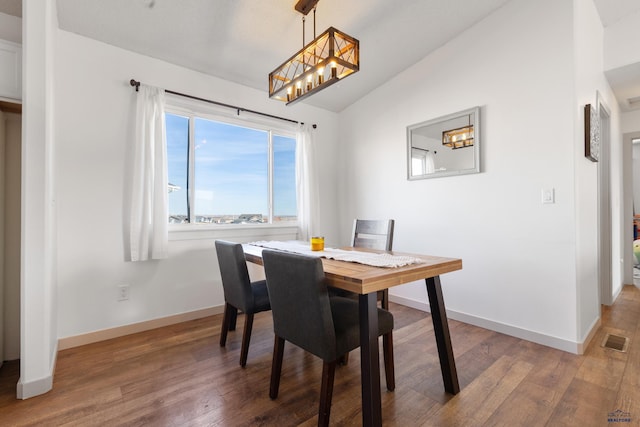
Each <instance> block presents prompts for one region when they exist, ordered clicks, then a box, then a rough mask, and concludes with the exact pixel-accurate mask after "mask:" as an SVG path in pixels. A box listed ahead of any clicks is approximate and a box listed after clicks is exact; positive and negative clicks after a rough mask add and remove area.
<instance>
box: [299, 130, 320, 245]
mask: <svg viewBox="0 0 640 427" xmlns="http://www.w3.org/2000/svg"><path fill="white" fill-rule="evenodd" d="M314 145H315V129H313V126H312V125H308V124H301V125H300V126H299V128H298V132H297V134H296V186H297V202H298V224H299V225H298V239H300V240H309V238H310V237H311V236H313V235H316V234H319V230H318V222H319V218H320V197H319V194H318V179H317V176H316V170H315V165H314V162H315V156H314V154H313V150H314ZM320 234H321V233H320Z"/></svg>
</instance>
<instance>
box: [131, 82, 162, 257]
mask: <svg viewBox="0 0 640 427" xmlns="http://www.w3.org/2000/svg"><path fill="white" fill-rule="evenodd" d="M135 120H136V122H135V123H136V131H135V132H136V133H135V138H134V150H133V151H134V157H133V162H132V165H133V171H132V174H131V177H132V179H131V186H132V191H131V212H130V235H129V238H130V257H131V261H146V260H149V259H160V258H166V257H167V246H168V240H169V231H168V222H169V221H168V217H167V211H168V208H167V199H168V196H167V192H168V183H167V180H168V178H167V148H166V143H165V141H166V138H165V127H164V90H163V89H159V88H155V87H149V86H143V85H140V91H139V92H138V93H137V107H136V118H135Z"/></svg>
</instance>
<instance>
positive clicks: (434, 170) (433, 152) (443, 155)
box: [407, 107, 480, 180]
mask: <svg viewBox="0 0 640 427" xmlns="http://www.w3.org/2000/svg"><path fill="white" fill-rule="evenodd" d="M407 157H408V164H407V167H408V178H409V179H410V180H413V179H424V178H435V177H440V176H450V175H462V174H468V173H478V172H480V107H474V108H470V109H468V110H465V111H460V112H458V113H454V114H449V115H447V116H443V117H439V118H437V119H433V120H428V121H426V122H422V123H417V124H415V125H412V126H408V127H407Z"/></svg>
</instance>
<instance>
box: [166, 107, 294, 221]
mask: <svg viewBox="0 0 640 427" xmlns="http://www.w3.org/2000/svg"><path fill="white" fill-rule="evenodd" d="M165 119H166V120H165V122H166V134H167V166H168V175H169V176H168V178H169V188H168V191H169V222H170V223H174V224H176V223H200V224H203V223H209V224H254V223H277V222H283V221H295V220H296V219H297V211H296V163H295V159H296V154H295V149H296V141H295V137H294V135H293V134H292V133H291V131H288V132H287V130H282V129H277V128H273V127H265V126H261V125H260V124H253V123H248V122H238V121H231V120H228V119H226V120H225V118H218V117H211V116H206V115H204V114H203V115H196V114H181V113H179V112H174V111H170V112H167V113H166V117H165Z"/></svg>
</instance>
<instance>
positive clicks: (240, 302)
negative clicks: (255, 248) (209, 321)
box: [215, 240, 271, 367]
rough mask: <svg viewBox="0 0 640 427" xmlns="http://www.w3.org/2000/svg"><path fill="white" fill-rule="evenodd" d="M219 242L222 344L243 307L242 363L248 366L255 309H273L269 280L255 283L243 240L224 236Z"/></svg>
mask: <svg viewBox="0 0 640 427" xmlns="http://www.w3.org/2000/svg"><path fill="white" fill-rule="evenodd" d="M215 243H216V253H217V255H218V264H219V266H220V275H221V276H222V287H223V288H224V300H225V305H224V318H223V320H222V330H221V331H220V346H221V347H224V346H225V344H226V343H227V332H228V331H233V330H235V328H236V316H237V314H238V310H241V311H242V312H243V313H244V314H245V318H244V332H243V333H242V349H241V350H240V366H242V367H244V366H245V365H246V364H247V354H248V353H249V341H250V340H251V329H252V327H253V316H254V314H255V313H259V312H261V311H267V310H270V309H271V305H270V304H269V293H268V291H267V284H266V281H264V280H260V281H257V282H253V283H252V282H251V281H250V279H249V271H248V270H247V263H246V261H245V258H244V251H243V250H242V245H241V244H239V243H233V242H227V241H224V240H216V242H215Z"/></svg>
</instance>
